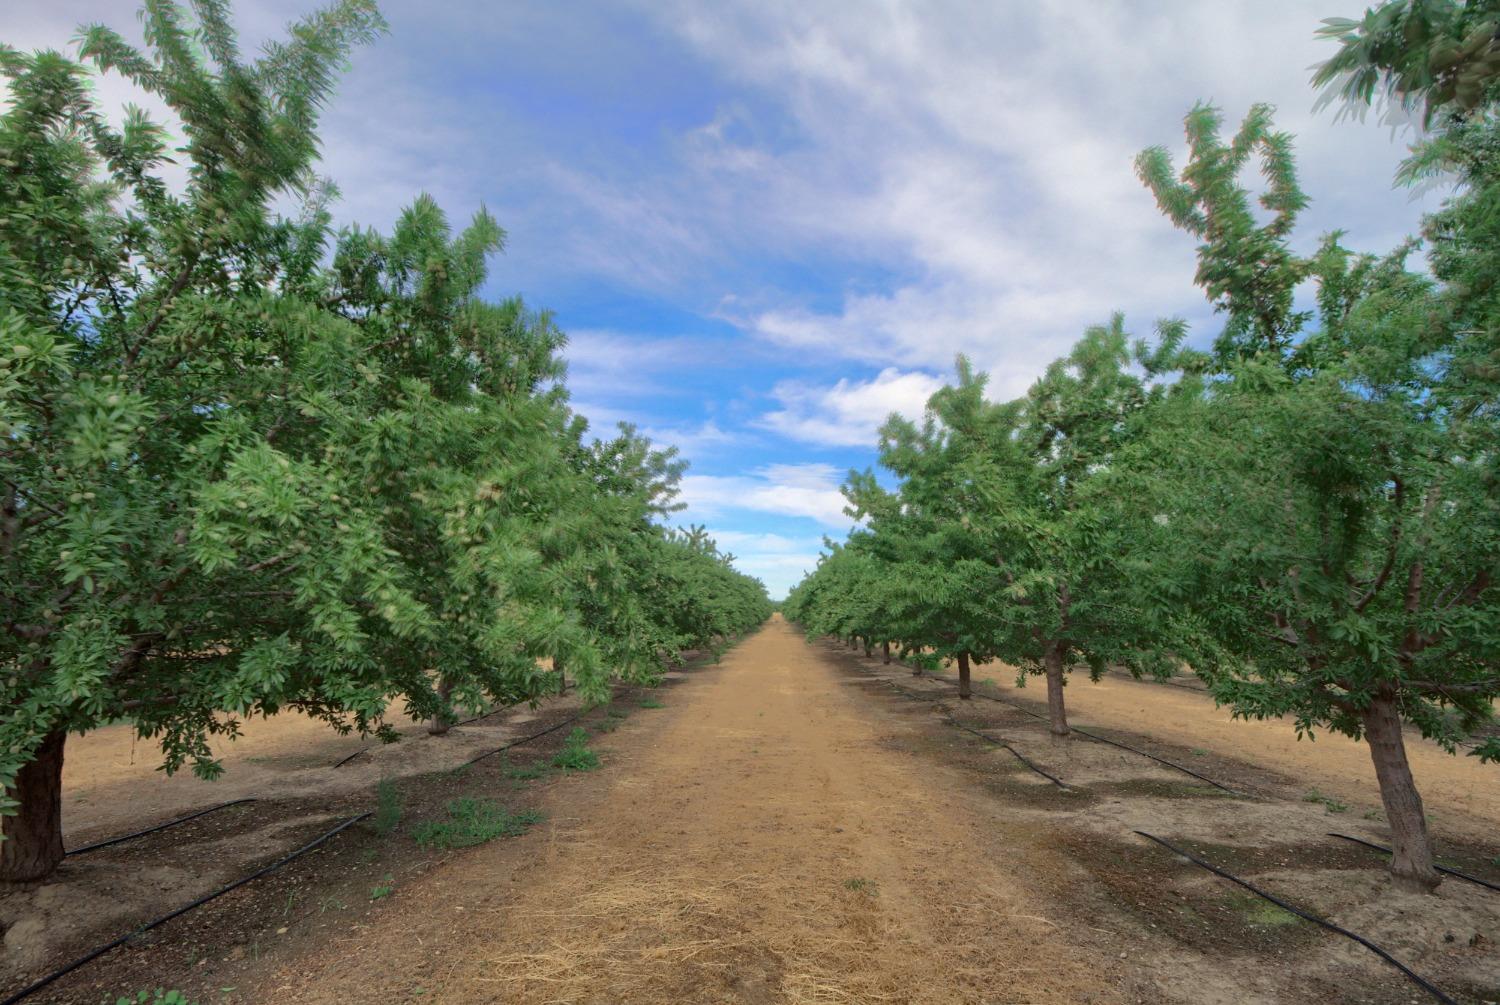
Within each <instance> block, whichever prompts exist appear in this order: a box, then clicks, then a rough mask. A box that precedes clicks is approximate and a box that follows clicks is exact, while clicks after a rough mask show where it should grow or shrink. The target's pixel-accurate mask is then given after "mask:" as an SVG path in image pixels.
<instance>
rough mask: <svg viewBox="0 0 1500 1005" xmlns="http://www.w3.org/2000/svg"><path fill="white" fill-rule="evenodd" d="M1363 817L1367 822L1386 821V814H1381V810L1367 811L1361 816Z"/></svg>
mask: <svg viewBox="0 0 1500 1005" xmlns="http://www.w3.org/2000/svg"><path fill="white" fill-rule="evenodd" d="M1361 816H1363V817H1364V818H1365V819H1366V820H1383V819H1385V814H1384V813H1382V812H1380V811H1379V810H1365V811H1364V813H1363V814H1361Z"/></svg>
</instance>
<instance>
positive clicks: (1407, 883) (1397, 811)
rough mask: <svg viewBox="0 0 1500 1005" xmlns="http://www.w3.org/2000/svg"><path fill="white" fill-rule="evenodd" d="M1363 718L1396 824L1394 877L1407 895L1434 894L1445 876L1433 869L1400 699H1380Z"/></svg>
mask: <svg viewBox="0 0 1500 1005" xmlns="http://www.w3.org/2000/svg"><path fill="white" fill-rule="evenodd" d="M1363 718H1364V725H1365V742H1366V743H1368V744H1369V745H1370V760H1372V761H1374V762H1375V777H1376V779H1377V780H1378V781H1379V782H1380V801H1381V802H1382V803H1384V804H1385V817H1386V819H1387V820H1388V821H1390V825H1391V851H1392V852H1393V853H1394V854H1392V855H1391V878H1392V879H1393V880H1394V881H1395V883H1396V885H1397V886H1400V887H1403V888H1405V889H1407V890H1412V891H1415V892H1418V893H1431V892H1432V891H1433V890H1435V889H1436V888H1437V885H1438V882H1439V881H1440V880H1441V879H1442V877H1441V876H1440V875H1439V874H1438V871H1437V870H1436V869H1434V868H1433V867H1432V840H1431V838H1429V837H1428V836H1427V816H1426V814H1425V813H1423V812H1422V797H1421V795H1420V794H1419V793H1418V792H1417V784H1416V782H1415V781H1413V779H1412V777H1411V765H1410V764H1408V763H1407V760H1406V742H1405V740H1404V739H1403V738H1402V736H1401V713H1400V712H1399V710H1398V709H1397V707H1396V699H1395V696H1394V695H1392V694H1382V695H1380V696H1379V697H1377V698H1376V699H1375V700H1374V701H1372V702H1370V707H1369V708H1367V709H1365V712H1364V715H1363Z"/></svg>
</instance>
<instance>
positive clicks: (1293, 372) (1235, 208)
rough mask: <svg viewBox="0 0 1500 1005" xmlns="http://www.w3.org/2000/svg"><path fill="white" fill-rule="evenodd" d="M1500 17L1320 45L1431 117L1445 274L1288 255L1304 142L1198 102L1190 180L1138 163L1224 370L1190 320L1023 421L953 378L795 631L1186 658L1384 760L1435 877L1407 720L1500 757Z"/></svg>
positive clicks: (1041, 397) (1391, 9) (1024, 663)
mask: <svg viewBox="0 0 1500 1005" xmlns="http://www.w3.org/2000/svg"><path fill="white" fill-rule="evenodd" d="M1497 23H1500V17H1497V11H1496V8H1495V7H1494V5H1493V4H1492V3H1482V4H1470V5H1468V6H1466V7H1463V6H1461V5H1458V4H1455V3H1449V2H1447V0H1435V2H1433V3H1425V2H1421V3H1419V2H1416V0H1409V2H1408V0H1393V2H1391V3H1388V4H1385V5H1384V6H1382V7H1381V8H1378V9H1377V10H1376V11H1373V12H1371V13H1370V14H1369V15H1367V17H1366V20H1365V21H1364V22H1363V23H1362V25H1359V26H1355V25H1353V24H1352V23H1338V24H1334V23H1332V22H1331V23H1330V26H1331V27H1330V30H1329V32H1326V33H1325V34H1330V35H1336V36H1338V37H1339V38H1340V39H1341V43H1342V44H1343V45H1344V47H1345V48H1344V50H1343V52H1342V54H1341V55H1340V56H1339V57H1338V58H1337V59H1336V60H1335V61H1333V62H1332V63H1330V64H1329V65H1328V66H1326V67H1325V68H1324V70H1323V71H1322V72H1321V73H1320V78H1319V79H1320V81H1321V82H1323V83H1331V82H1333V81H1335V80H1341V81H1343V82H1344V86H1345V88H1346V89H1345V91H1344V92H1343V94H1344V96H1345V97H1346V98H1348V99H1350V100H1354V101H1364V102H1368V101H1370V100H1371V97H1372V95H1373V94H1374V93H1375V90H1376V89H1377V88H1378V87H1384V88H1386V89H1387V92H1388V93H1389V94H1390V95H1392V96H1393V97H1394V99H1396V100H1400V101H1403V102H1408V103H1410V102H1414V101H1416V100H1419V99H1420V100H1422V101H1425V102H1427V108H1428V112H1429V115H1428V121H1429V125H1435V126H1436V127H1437V128H1438V130H1439V131H1438V133H1437V135H1436V136H1435V137H1434V138H1433V139H1432V140H1430V141H1429V142H1428V143H1427V144H1426V145H1425V147H1424V148H1419V150H1418V154H1417V160H1418V161H1419V162H1420V165H1421V168H1422V170H1426V171H1429V172H1430V171H1438V170H1441V171H1446V172H1450V173H1452V174H1453V176H1454V177H1455V178H1456V180H1457V181H1458V183H1459V187H1458V191H1457V192H1456V194H1455V196H1454V197H1453V198H1452V199H1450V200H1449V201H1448V202H1447V203H1446V204H1445V205H1444V206H1443V208H1442V210H1441V211H1439V212H1438V213H1436V214H1434V215H1433V216H1432V217H1430V218H1429V219H1428V221H1427V223H1426V227H1425V232H1426V235H1427V237H1428V239H1429V241H1430V242H1431V259H1430V261H1431V266H1432V268H1431V274H1430V275H1428V274H1424V273H1422V272H1421V271H1418V270H1416V269H1414V268H1411V267H1409V266H1408V264H1407V260H1408V258H1409V257H1410V256H1411V255H1412V254H1413V252H1414V251H1415V250H1416V248H1417V247H1418V245H1417V243H1416V242H1415V241H1409V242H1406V243H1404V244H1402V245H1401V246H1399V247H1397V248H1396V249H1394V250H1393V251H1392V252H1390V253H1388V254H1386V255H1384V256H1379V255H1372V254H1359V253H1355V252H1353V251H1351V250H1349V249H1347V248H1345V247H1344V246H1343V245H1342V244H1341V235H1340V234H1339V233H1337V232H1335V233H1333V234H1330V235H1327V236H1326V237H1325V238H1324V239H1323V240H1322V242H1321V243H1320V244H1319V245H1318V246H1317V248H1316V250H1315V251H1314V252H1313V253H1312V254H1310V255H1303V254H1299V253H1298V252H1297V251H1296V250H1295V248H1294V245H1293V240H1294V236H1295V235H1294V228H1295V225H1296V221H1297V217H1298V214H1299V213H1300V211H1301V210H1302V208H1303V207H1304V206H1305V205H1306V203H1307V198H1306V196H1305V195H1304V193H1303V192H1302V190H1301V188H1300V186H1299V185H1298V182H1297V175H1296V169H1295V161H1294V157H1293V153H1292V140H1291V137H1290V136H1289V135H1287V134H1285V133H1281V132H1277V131H1276V130H1275V129H1274V127H1273V122H1272V114H1271V110H1270V108H1269V107H1266V106H1256V107H1255V108H1253V109H1252V110H1251V112H1250V114H1249V115H1248V117H1247V118H1246V119H1245V121H1244V123H1243V124H1242V125H1241V127H1240V128H1239V129H1238V131H1237V132H1236V133H1235V134H1234V135H1233V136H1232V137H1229V138H1227V139H1226V138H1223V137H1222V136H1221V135H1220V126H1221V117H1220V115H1219V113H1218V111H1217V110H1216V109H1214V108H1212V107H1209V106H1205V105H1199V106H1197V107H1195V108H1194V109H1193V110H1192V111H1191V112H1190V113H1189V114H1188V116H1187V118H1186V133H1187V147H1188V161H1187V163H1186V164H1185V165H1184V166H1183V167H1182V169H1181V171H1180V172H1179V171H1177V169H1176V168H1174V166H1173V164H1172V162H1171V159H1170V157H1169V155H1168V154H1167V152H1166V150H1165V149H1164V148H1160V147H1158V148H1152V149H1150V150H1147V151H1145V152H1144V153H1142V154H1141V155H1140V157H1139V158H1138V160H1137V163H1136V167H1137V171H1138V173H1139V175H1140V177H1141V178H1142V180H1143V181H1144V182H1145V184H1146V185H1147V186H1148V187H1149V188H1150V190H1151V191H1152V192H1153V193H1154V195H1155V197H1156V200H1157V203H1158V205H1159V206H1160V208H1161V209H1162V211H1163V213H1164V214H1165V215H1166V216H1167V217H1168V218H1169V219H1171V220H1172V221H1173V222H1174V223H1175V224H1177V226H1178V227H1179V228H1181V229H1182V230H1183V231H1184V232H1185V233H1187V234H1188V235H1189V236H1191V237H1192V238H1193V239H1195V240H1196V241H1198V272H1197V279H1198V283H1199V285H1200V286H1202V287H1203V289H1204V291H1205V293H1206V294H1207V295H1208V297H1209V299H1210V301H1211V302H1212V303H1213V304H1214V306H1215V307H1216V309H1217V310H1218V311H1219V313H1220V314H1221V315H1222V316H1223V320H1224V323H1223V327H1222V329H1221V331H1220V333H1219V335H1218V337H1217V339H1216V341H1215V343H1214V347H1213V352H1212V353H1210V354H1204V353H1202V352H1198V351H1194V350H1191V349H1187V348H1185V347H1184V341H1185V339H1186V334H1187V333H1186V330H1185V329H1184V327H1183V326H1182V325H1181V324H1180V323H1175V322H1168V323H1164V324H1163V325H1161V326H1160V328H1159V335H1158V338H1157V339H1156V341H1155V343H1154V344H1148V343H1144V342H1138V343H1136V344H1134V345H1133V346H1130V345H1128V344H1127V339H1126V337H1125V335H1124V331H1123V328H1122V326H1121V323H1120V322H1119V320H1118V319H1116V320H1115V321H1114V322H1113V323H1112V324H1111V325H1109V326H1107V327H1102V328H1098V329H1093V330H1090V331H1089V332H1088V333H1087V334H1086V335H1085V337H1084V339H1083V341H1082V342H1080V343H1079V344H1078V346H1076V347H1075V348H1074V350H1073V351H1072V352H1071V353H1070V354H1069V355H1068V356H1067V357H1065V358H1064V359H1062V360H1059V361H1057V362H1056V363H1054V364H1053V365H1052V366H1051V367H1049V369H1048V370H1047V372H1046V374H1045V375H1044V376H1043V377H1042V379H1041V380H1039V381H1038V382H1037V384H1036V385H1034V386H1033V387H1032V389H1031V390H1030V391H1029V392H1028V394H1027V395H1026V396H1025V397H1024V398H1022V399H1019V400H1016V401H1013V402H1008V403H992V402H990V401H988V400H987V399H986V398H985V397H984V387H985V380H984V377H983V375H980V374H976V373H974V372H973V371H971V370H970V368H969V367H968V365H967V364H966V363H965V362H964V361H963V360H960V361H959V369H958V378H957V380H956V382H955V383H954V384H953V385H952V386H949V387H946V388H944V389H942V390H941V391H939V392H938V393H937V394H935V395H934V396H933V398H932V399H931V401H930V402H929V403H928V409H927V415H926V417H925V419H924V422H923V423H922V425H920V426H918V425H916V424H913V423H910V422H906V421H903V420H900V419H898V418H894V417H893V418H892V419H891V420H890V421H889V422H888V423H887V424H886V426H885V427H884V429H882V432H881V442H880V461H881V464H882V465H883V466H884V467H886V468H887V469H888V470H889V471H890V472H891V473H892V474H893V475H894V476H895V477H896V481H897V484H896V486H895V487H894V488H893V489H892V488H886V487H884V486H883V485H882V484H881V483H879V482H877V481H876V479H875V477H874V475H873V474H872V473H869V472H866V473H863V474H852V475H851V477H850V479H849V481H848V483H847V486H846V490H845V491H846V495H847V496H848V498H849V500H850V503H851V507H852V509H853V511H854V512H855V513H856V515H858V516H860V517H862V518H863V519H864V526H863V527H862V528H860V529H858V530H856V531H855V532H854V533H853V534H852V535H851V536H850V539H849V540H848V542H847V543H844V544H833V545H831V546H830V548H829V554H828V555H827V556H826V557H825V558H824V560H823V561H822V562H821V563H820V565H819V566H818V568H817V569H816V570H815V571H814V572H813V573H812V574H811V575H810V576H809V577H808V578H807V579H805V580H804V581H803V582H802V583H801V584H799V585H798V586H797V588H796V589H794V590H793V591H792V594H791V596H790V597H789V598H788V600H787V602H786V605H785V611H786V615H787V617H788V618H789V619H792V620H795V621H798V622H800V623H802V624H803V625H804V626H805V627H807V628H808V629H809V630H810V631H816V632H819V633H827V634H834V635H837V636H839V637H841V638H846V639H849V638H857V639H867V640H868V639H875V640H884V639H890V640H893V641H898V642H900V643H901V645H902V648H903V649H905V650H923V649H926V650H930V651H931V652H932V653H933V654H934V655H939V656H949V655H954V654H960V653H964V652H967V653H969V654H972V655H973V656H975V657H976V658H979V659H985V658H990V657H999V658H1003V659H1006V660H1007V661H1010V662H1013V663H1016V664H1018V665H1019V666H1020V668H1021V669H1022V671H1023V672H1035V670H1036V667H1037V665H1038V662H1041V663H1043V664H1045V663H1046V662H1047V660H1048V658H1049V653H1050V654H1051V655H1050V658H1051V660H1052V663H1053V665H1058V664H1060V665H1061V666H1063V667H1065V668H1066V667H1072V666H1078V665H1086V666H1088V667H1089V668H1090V669H1091V670H1092V671H1094V672H1095V673H1097V672H1098V671H1099V670H1100V669H1102V668H1103V666H1104V665H1105V664H1107V663H1117V664H1121V665H1124V666H1126V667H1128V668H1129V669H1131V670H1133V671H1136V672H1152V673H1156V674H1159V675H1167V674H1170V673H1171V672H1173V671H1174V670H1176V669H1177V668H1179V667H1180V666H1181V665H1182V664H1184V663H1185V664H1187V665H1190V666H1191V667H1192V668H1193V669H1194V670H1195V671H1196V673H1197V675H1198V676H1199V677H1200V678H1201V679H1203V680H1204V682H1205V683H1206V684H1207V685H1208V687H1209V689H1210V691H1211V693H1212V694H1213V696H1214V698H1215V700H1216V701H1217V702H1219V703H1221V704H1223V705H1226V706H1228V707H1229V708H1230V710H1231V711H1232V713H1233V714H1234V715H1236V716H1240V717H1246V718H1258V719H1263V718H1271V717H1277V716H1287V717H1289V718H1291V719H1292V720H1293V722H1294V724H1295V727H1296V729H1297V730H1298V731H1299V732H1300V733H1311V732H1314V731H1316V730H1321V729H1327V730H1332V731H1335V732H1339V733H1343V734H1346V735H1348V736H1351V737H1355V738H1360V737H1372V736H1376V735H1378V736H1379V738H1380V739H1379V742H1372V746H1371V749H1372V753H1373V755H1374V757H1375V761H1376V765H1377V771H1378V775H1379V779H1380V784H1381V790H1382V795H1383V796H1384V797H1385V803H1386V817H1387V819H1388V820H1389V822H1390V824H1391V827H1392V833H1393V836H1392V840H1393V844H1394V845H1395V847H1396V849H1397V854H1396V856H1395V859H1396V861H1395V865H1394V869H1395V872H1396V874H1397V876H1398V877H1399V878H1405V879H1410V880H1413V881H1415V882H1417V883H1418V884H1420V885H1430V884H1432V883H1434V882H1435V881H1436V878H1437V875H1436V873H1434V872H1433V871H1432V869H1431V849H1430V843H1429V842H1428V840H1427V837H1426V832H1425V822H1424V821H1423V819H1422V814H1421V808H1420V800H1419V799H1418V798H1417V797H1416V795H1415V787H1414V784H1413V783H1412V781H1411V777H1410V772H1409V769H1408V767H1407V764H1406V759H1405V754H1404V749H1403V746H1402V740H1401V730H1400V726H1401V723H1402V722H1405V723H1406V724H1409V725H1410V726H1413V727H1415V728H1416V730H1418V731H1419V732H1420V733H1421V734H1422V735H1423V736H1425V737H1428V738H1430V739H1432V740H1434V741H1436V742H1437V743H1438V744H1440V745H1442V746H1443V747H1445V748H1446V749H1448V750H1450V751H1456V750H1457V749H1459V747H1460V745H1464V746H1466V747H1468V749H1469V752H1470V753H1472V754H1474V755H1477V756H1478V757H1479V758H1481V759H1486V760H1490V759H1500V740H1496V739H1495V738H1494V736H1493V735H1490V734H1489V733H1487V732H1486V730H1485V726H1486V724H1487V723H1489V722H1490V721H1492V719H1493V716H1494V706H1493V703H1494V701H1495V700H1496V699H1497V698H1500V585H1497V582H1496V580H1497V576H1500V406H1497V402H1500V335H1497V332H1500V286H1497V280H1496V277H1497V276H1500V267H1497V266H1500V259H1497V255H1500V215H1497V214H1496V212H1495V207H1496V206H1497V205H1500V139H1497V137H1500V124H1497V123H1500V119H1497V116H1496V114H1495V110H1496V107H1497V105H1496V96H1497V93H1500V92H1497V91H1496V87H1495V84H1494V73H1495V64H1494V60H1495V59H1496V58H1497V55H1496V48H1495V47H1496V42H1495V41H1494V40H1495V38H1496V24H1497ZM1344 74H1353V76H1350V77H1347V78H1346V77H1344V76H1343V75H1344ZM1252 164H1254V165H1256V166H1258V167H1259V168H1260V174H1261V177H1262V179H1263V182H1262V185H1261V187H1260V190H1259V191H1258V192H1253V191H1251V190H1250V189H1249V188H1247V187H1246V186H1245V184H1244V183H1243V177H1244V174H1245V171H1246V169H1247V168H1249V167H1250V166H1252ZM1299 290H1310V291H1311V303H1304V302H1303V300H1301V299H1299V296H1302V295H1301V294H1299V292H1298V291H1299ZM1134 367H1139V370H1138V371H1137V370H1135V369H1134ZM1138 374H1139V375H1138ZM1141 375H1143V376H1141ZM1050 680H1051V674H1049V683H1050ZM1319 801H1321V802H1324V804H1325V805H1326V806H1328V807H1329V809H1330V811H1333V810H1334V809H1335V803H1334V802H1332V801H1328V800H1325V799H1323V798H1322V797H1320V798H1319ZM1338 809H1339V810H1340V811H1341V810H1342V806H1341V805H1340V806H1338Z"/></svg>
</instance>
